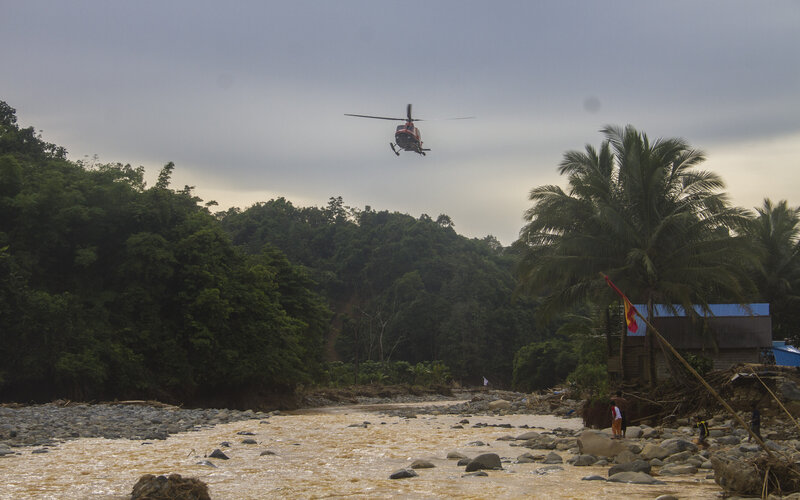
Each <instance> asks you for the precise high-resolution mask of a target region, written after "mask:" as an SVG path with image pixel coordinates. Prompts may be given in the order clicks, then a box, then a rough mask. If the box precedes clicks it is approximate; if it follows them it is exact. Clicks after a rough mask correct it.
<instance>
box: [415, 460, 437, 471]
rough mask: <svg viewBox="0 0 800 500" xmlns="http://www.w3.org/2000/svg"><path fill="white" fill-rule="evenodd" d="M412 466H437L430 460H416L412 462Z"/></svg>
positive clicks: (420, 467)
mask: <svg viewBox="0 0 800 500" xmlns="http://www.w3.org/2000/svg"><path fill="white" fill-rule="evenodd" d="M410 467H411V468H412V469H432V468H434V467H436V466H435V465H433V463H432V462H429V461H428V460H414V461H413V462H411V465H410Z"/></svg>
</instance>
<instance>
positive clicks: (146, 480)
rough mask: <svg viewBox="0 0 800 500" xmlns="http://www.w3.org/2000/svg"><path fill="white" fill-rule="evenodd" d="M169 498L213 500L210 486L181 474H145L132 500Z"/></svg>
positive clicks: (134, 491)
mask: <svg viewBox="0 0 800 500" xmlns="http://www.w3.org/2000/svg"><path fill="white" fill-rule="evenodd" d="M157 498H169V499H172V500H211V497H209V496H208V486H206V483H204V482H203V481H200V480H199V479H197V478H194V477H187V478H183V477H181V475H180V474H170V475H169V476H154V475H152V474H145V475H144V476H142V477H140V478H139V480H138V481H137V482H136V484H135V485H134V486H133V491H132V492H131V500H138V499H157Z"/></svg>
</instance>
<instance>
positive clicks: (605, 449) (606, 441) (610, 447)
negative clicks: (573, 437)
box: [578, 431, 628, 457]
mask: <svg viewBox="0 0 800 500" xmlns="http://www.w3.org/2000/svg"><path fill="white" fill-rule="evenodd" d="M578 449H579V450H580V452H581V453H583V454H589V455H596V456H602V457H615V456H617V454H619V453H622V452H623V451H626V450H627V449H628V447H627V446H625V444H624V443H623V442H621V441H617V440H614V439H611V438H609V437H606V436H604V435H603V434H601V433H599V432H595V431H583V432H582V433H581V435H580V437H578Z"/></svg>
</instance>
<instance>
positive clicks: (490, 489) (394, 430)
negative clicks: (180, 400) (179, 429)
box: [0, 403, 722, 500]
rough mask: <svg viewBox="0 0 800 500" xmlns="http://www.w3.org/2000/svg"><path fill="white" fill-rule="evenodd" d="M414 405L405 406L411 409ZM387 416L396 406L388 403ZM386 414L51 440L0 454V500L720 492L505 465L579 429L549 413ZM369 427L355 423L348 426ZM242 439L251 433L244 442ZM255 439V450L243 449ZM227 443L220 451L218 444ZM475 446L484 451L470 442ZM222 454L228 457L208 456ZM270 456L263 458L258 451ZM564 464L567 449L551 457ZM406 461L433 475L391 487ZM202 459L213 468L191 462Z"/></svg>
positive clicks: (708, 495)
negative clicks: (469, 466) (149, 494)
mask: <svg viewBox="0 0 800 500" xmlns="http://www.w3.org/2000/svg"><path fill="white" fill-rule="evenodd" d="M419 404H420V403H416V404H415V405H419ZM394 408H396V406H394ZM386 409H387V407H380V406H350V407H337V408H324V409H317V410H305V411H300V412H296V413H295V414H280V415H274V416H272V417H270V418H268V419H262V420H245V421H240V422H234V423H230V424H223V425H217V426H215V427H213V428H209V429H204V430H200V431H194V432H185V433H181V434H176V435H172V436H170V437H168V438H167V439H166V440H156V441H145V442H142V441H132V440H124V439H102V438H81V439H76V440H72V441H65V442H62V443H59V444H58V445H57V446H53V447H50V448H49V449H48V452H47V453H32V451H33V450H34V449H33V448H19V449H17V450H18V451H19V452H20V453H21V455H14V456H7V457H5V458H0V499H4V500H5V499H14V500H18V499H26V498H31V499H71V500H72V499H124V498H130V493H131V490H132V488H133V485H134V484H135V483H136V481H137V480H138V479H139V477H141V476H142V475H144V474H155V475H160V474H172V473H178V474H181V475H182V476H184V477H187V476H188V477H197V478H199V479H201V480H202V481H204V482H206V483H207V484H208V487H209V493H210V495H211V498H212V499H214V500H221V499H231V500H234V499H235V500H240V499H271V498H291V499H295V498H309V499H311V498H313V499H321V498H364V499H368V498H369V499H373V498H410V499H417V498H419V499H432V498H463V499H484V498H485V499H495V498H499V499H515V498H547V499H584V498H592V499H596V498H625V499H626V500H629V499H636V498H646V499H654V498H656V497H658V496H659V495H663V494H672V495H675V496H677V497H678V498H693V499H720V498H722V490H721V489H720V488H719V487H718V486H717V485H716V484H714V482H713V481H712V480H709V479H705V476H706V472H701V473H698V474H695V475H693V476H681V477H660V478H659V479H661V480H664V481H666V482H667V484H666V485H654V486H645V485H630V484H620V483H607V482H604V481H581V478H582V477H585V476H589V475H593V474H596V475H601V476H604V477H605V476H607V473H608V467H574V466H571V465H568V464H566V463H565V464H563V466H562V467H563V470H554V471H549V472H543V471H541V470H540V469H542V467H543V464H541V463H528V464H515V463H513V462H514V459H515V458H516V457H517V456H519V455H521V454H522V453H524V452H532V453H534V454H537V453H541V452H542V450H528V449H527V448H522V447H511V446H510V444H511V443H512V442H513V441H502V440H501V441H498V439H499V438H501V437H504V436H509V435H510V436H516V435H519V434H522V433H523V432H526V431H528V430H531V429H519V428H518V427H520V426H522V425H527V426H529V427H531V428H533V430H539V431H541V430H543V429H554V428H557V427H561V428H570V429H580V428H581V426H582V423H581V421H580V420H579V419H563V418H558V417H554V416H549V415H507V416H470V417H467V418H468V419H469V421H470V424H468V425H464V426H463V427H464V428H463V429H456V428H453V426H454V425H456V424H457V423H458V422H459V421H460V420H462V419H463V418H465V417H464V416H461V415H425V414H420V415H418V417H417V418H404V417H400V416H391V415H390V414H387V413H386ZM364 422H369V424H367V425H366V426H365V427H363V426H360V427H353V426H352V425H353V424H363V423H364ZM475 423H486V424H489V425H492V424H510V425H512V426H514V428H511V429H508V428H501V427H491V426H490V427H472V425H474V424H475ZM240 432H251V433H253V435H242V434H239V433H240ZM246 438H250V439H255V440H256V441H257V443H258V444H250V445H247V444H243V443H242V440H243V439H246ZM224 441H227V442H229V443H230V447H227V448H226V447H221V446H220V443H222V442H224ZM476 441H482V442H484V443H486V444H487V446H475V445H474V444H471V443H474V442H476ZM216 448H220V449H221V450H222V451H223V452H224V453H226V454H227V455H228V456H229V457H230V459H229V460H218V459H207V458H205V455H207V454H210V453H211V452H212V451H213V450H214V449H216ZM267 450H268V451H271V452H273V453H274V455H262V454H261V453H262V452H263V451H267ZM450 451H458V452H461V453H463V454H464V455H467V456H469V457H473V456H476V455H479V454H481V453H489V452H493V453H497V454H499V455H500V456H501V457H503V458H504V459H510V462H505V461H504V463H503V468H504V470H502V471H488V477H463V476H464V474H465V472H464V467H463V466H462V467H459V466H457V465H456V460H448V459H447V458H446V455H447V453H448V452H450ZM559 453H560V454H561V455H562V456H563V457H564V459H565V460H566V459H567V458H568V457H569V453H568V452H559ZM415 459H425V460H428V461H430V462H432V463H433V464H434V465H435V467H434V468H429V469H418V470H417V473H418V474H419V476H418V477H414V478H408V479H396V480H392V479H389V475H390V474H391V473H392V472H394V471H396V470H398V469H401V468H405V467H408V466H409V465H410V463H411V462H412V461H413V460H415ZM204 460H208V461H211V462H213V463H214V464H215V465H216V466H217V467H211V466H209V465H200V464H199V463H200V462H202V461H204Z"/></svg>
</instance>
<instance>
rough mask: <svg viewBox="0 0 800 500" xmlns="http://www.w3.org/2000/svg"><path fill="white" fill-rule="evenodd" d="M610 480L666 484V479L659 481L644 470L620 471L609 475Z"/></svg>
mask: <svg viewBox="0 0 800 500" xmlns="http://www.w3.org/2000/svg"><path fill="white" fill-rule="evenodd" d="M608 481H609V482H611V483H631V484H666V483H665V482H664V481H659V480H658V479H655V478H654V477H653V476H651V475H650V474H645V473H644V472H619V473H617V474H614V475H613V476H611V477H609V478H608Z"/></svg>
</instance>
